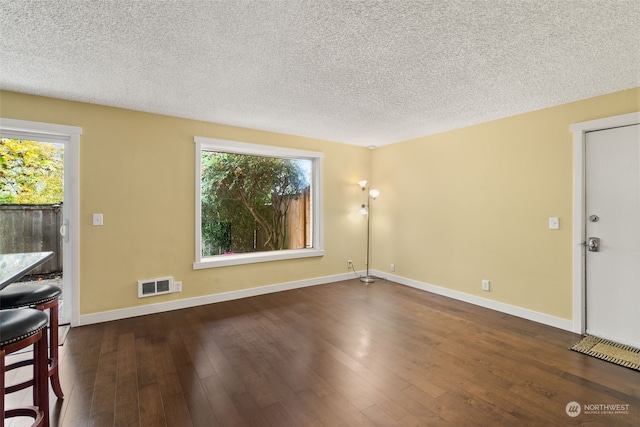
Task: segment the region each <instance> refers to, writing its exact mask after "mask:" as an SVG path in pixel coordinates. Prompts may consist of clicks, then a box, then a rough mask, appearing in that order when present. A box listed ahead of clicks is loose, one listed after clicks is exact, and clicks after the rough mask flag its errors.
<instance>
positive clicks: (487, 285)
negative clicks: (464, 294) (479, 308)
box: [482, 280, 491, 292]
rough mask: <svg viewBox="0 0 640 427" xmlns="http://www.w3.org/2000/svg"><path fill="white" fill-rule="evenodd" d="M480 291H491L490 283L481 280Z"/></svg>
mask: <svg viewBox="0 0 640 427" xmlns="http://www.w3.org/2000/svg"><path fill="white" fill-rule="evenodd" d="M482 290H483V291H487V292H488V291H490V290H491V282H489V281H488V280H483V281H482Z"/></svg>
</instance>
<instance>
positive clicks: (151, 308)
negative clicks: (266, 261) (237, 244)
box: [73, 273, 354, 326]
mask: <svg viewBox="0 0 640 427" xmlns="http://www.w3.org/2000/svg"><path fill="white" fill-rule="evenodd" d="M353 278H354V275H353V274H347V273H345V274H336V275H333V276H325V277H316V278H313V279H304V280H297V281H295V282H287V283H280V284H275V285H268V286H260V287H257V288H250V289H242V290H239V291H232V292H223V293H220V294H212V295H205V296H202V297H195V298H185V299H181V300H176V301H167V302H160V303H157V304H148V305H141V306H138V307H130V308H122V309H118V310H110V311H101V312H99V313H92V314H85V315H81V316H80V319H79V320H80V323H79V325H73V326H81V325H90V324H93V323H101V322H109V321H112V320H120V319H127V318H129V317H137V316H145V315H147V314H154V313H162V312H165V311H172V310H180V309H183V308H189V307H197V306H200V305H207V304H214V303H216V302H223V301H231V300H236V299H241V298H247V297H253V296H257V295H266V294H271V293H274V292H280V291H288V290H292V289H298V288H305V287H307V286H316V285H322V284H325V283H333V282H340V281H342V280H348V279H353Z"/></svg>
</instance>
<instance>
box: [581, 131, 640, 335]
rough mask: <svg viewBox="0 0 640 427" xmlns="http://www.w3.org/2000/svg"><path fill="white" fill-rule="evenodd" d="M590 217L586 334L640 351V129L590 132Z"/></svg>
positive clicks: (587, 174) (587, 155) (587, 154)
mask: <svg viewBox="0 0 640 427" xmlns="http://www.w3.org/2000/svg"><path fill="white" fill-rule="evenodd" d="M585 214H586V218H587V221H586V223H585V230H586V241H587V250H586V252H585V256H586V260H585V267H586V278H585V289H586V322H585V323H586V332H587V333H588V334H589V335H595V336H598V337H602V338H606V339H610V340H612V341H615V342H619V343H622V344H628V345H632V346H636V347H640V310H639V309H638V308H639V307H638V304H639V303H640V125H631V126H623V127H617V128H611V129H603V130H598V131H591V132H588V133H587V134H586V138H585ZM598 238H599V239H600V240H599V241H597V240H596V239H598ZM589 242H592V244H593V245H596V242H597V247H593V248H591V249H590V248H589Z"/></svg>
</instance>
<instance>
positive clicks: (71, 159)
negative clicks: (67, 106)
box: [0, 117, 82, 326]
mask: <svg viewBox="0 0 640 427" xmlns="http://www.w3.org/2000/svg"><path fill="white" fill-rule="evenodd" d="M0 133H1V134H2V136H3V137H6V138H18V139H25V138H27V139H28V138H35V139H38V140H42V141H46V142H58V143H63V144H64V168H65V174H64V198H65V200H64V203H63V211H64V213H65V214H66V215H65V216H67V217H68V219H69V229H68V231H67V232H68V233H69V245H70V247H71V251H70V252H71V256H64V257H63V266H62V269H63V271H64V274H65V276H67V275H69V276H70V287H71V289H67V287H65V288H64V291H63V292H68V291H70V292H69V293H70V294H71V295H70V301H71V304H70V306H71V307H70V311H71V312H70V313H69V312H68V311H66V310H68V309H67V308H66V307H63V310H65V311H66V313H68V314H69V320H70V322H71V326H78V325H79V324H80V323H79V320H80V262H79V260H80V135H82V128H80V127H76V126H66V125H58V124H53V123H42V122H31V121H27V120H15V119H5V118H1V117H0ZM65 299H66V298H65Z"/></svg>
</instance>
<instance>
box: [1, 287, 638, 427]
mask: <svg viewBox="0 0 640 427" xmlns="http://www.w3.org/2000/svg"><path fill="white" fill-rule="evenodd" d="M579 338H580V337H579V336H578V335H575V334H572V333H569V332H565V331H562V330H558V329H554V328H551V327H547V326H543V325H540V324H536V323H534V322H530V321H527V320H523V319H519V318H516V317H512V316H508V315H505V314H501V313H498V312H494V311H491V310H487V309H483V308H480V307H476V306H473V305H470V304H466V303H462V302H459V301H455V300H451V299H448V298H445V297H441V296H438V295H433V294H430V293H426V292H422V291H419V290H416V289H412V288H408V287H405V286H402V285H398V284H395V283H391V282H385V281H378V282H376V283H374V284H370V285H364V284H362V283H360V282H359V281H357V280H353V281H345V282H339V283H333V284H327V285H321V286H314V287H309V288H303V289H298V290H293V291H287V292H280V293H276V294H270V295H263V296H258V297H253V298H247V299H242V300H237V301H231V302H225V303H218V304H214V305H208V306H202V307H196V308H190V309H185V310H179V311H173V312H168V313H159V314H154V315H150V316H144V317H138V318H134V319H126V320H120V321H115V322H109V323H103V324H98V325H89V326H83V327H78V328H73V329H72V330H71V331H70V332H69V334H68V336H67V339H66V342H65V344H64V346H62V347H61V366H60V370H61V380H62V386H63V389H64V391H65V394H66V397H65V399H64V400H62V401H58V402H56V401H55V400H54V399H53V398H52V404H53V405H54V406H53V408H52V420H53V425H60V426H70V427H78V426H154V427H155V426H180V427H185V426H197V427H199V426H331V427H333V426H467V425H468V426H527V425H531V426H569V425H589V426H638V425H640V372H636V371H633V370H630V369H627V368H623V367H620V366H617V365H613V364H610V363H607V362H604V361H601V360H598V359H595V358H592V357H589V356H585V355H582V354H579V353H576V352H573V351H570V350H568V348H569V347H570V346H571V345H573V344H574V343H575V342H577V341H578V340H579ZM12 398H14V399H15V398H17V397H12ZM572 401H575V402H578V403H579V404H580V405H581V407H582V408H584V406H583V405H607V404H620V405H628V407H627V408H628V409H627V413H623V414H615V413H614V414H603V413H590V414H586V413H584V410H583V412H582V413H581V414H580V415H578V416H577V417H575V418H574V417H569V416H568V415H567V413H566V410H565V409H566V406H567V404H568V403H569V402H572ZM591 408H592V411H591V412H594V411H595V409H594V408H596V407H594V406H591ZM599 408H600V407H598V409H599ZM600 411H602V409H600Z"/></svg>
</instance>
